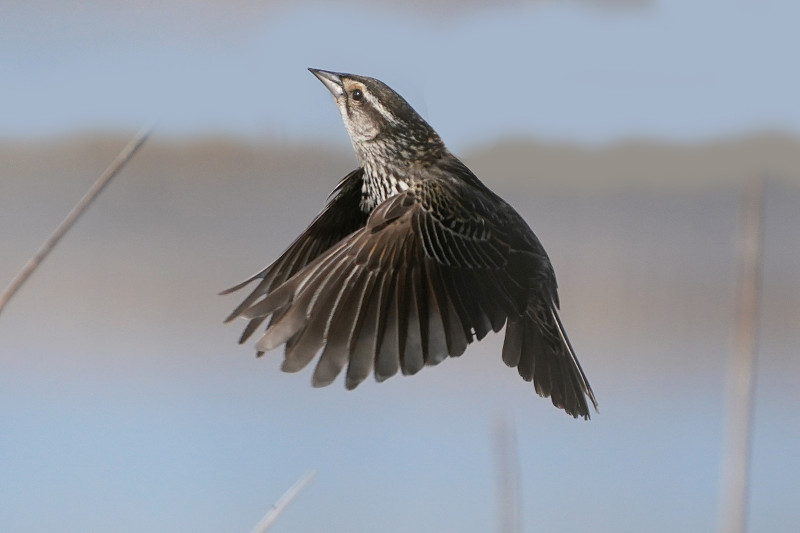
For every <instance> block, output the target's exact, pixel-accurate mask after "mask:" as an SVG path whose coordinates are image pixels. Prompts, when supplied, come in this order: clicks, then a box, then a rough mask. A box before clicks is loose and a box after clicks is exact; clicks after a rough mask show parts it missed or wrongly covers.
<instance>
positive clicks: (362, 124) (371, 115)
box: [308, 68, 443, 160]
mask: <svg viewBox="0 0 800 533" xmlns="http://www.w3.org/2000/svg"><path fill="white" fill-rule="evenodd" d="M308 70H310V71H311V73H312V74H314V76H316V77H317V78H319V80H320V81H321V82H322V83H323V84H324V85H325V87H327V88H328V90H329V91H330V92H331V94H332V95H333V97H334V99H335V100H336V105H337V106H338V108H339V113H340V114H341V115H342V121H344V125H345V128H346V129H347V133H348V134H349V135H350V140H351V141H352V143H353V147H354V148H355V150H356V153H357V154H358V156H359V158H360V159H362V160H363V159H364V157H365V155H366V154H369V153H372V152H374V150H375V148H376V147H374V146H370V145H374V144H379V145H381V147H382V149H384V150H385V149H386V148H387V147H388V148H389V149H391V150H393V151H394V152H396V154H395V155H399V154H405V155H407V156H413V155H414V154H416V153H423V152H428V153H429V152H430V150H431V148H438V147H442V148H443V144H442V141H441V139H440V138H439V136H438V135H437V134H436V132H435V131H434V130H433V128H431V127H430V126H429V125H428V123H427V122H425V120H423V118H422V117H420V116H419V114H417V112H416V111H414V108H412V107H411V106H410V105H409V103H408V102H406V101H405V100H404V99H403V97H402V96H400V95H399V94H397V93H396V92H394V91H393V90H392V89H391V88H389V86H387V85H386V84H385V83H383V82H382V81H380V80H376V79H375V78H368V77H366V76H357V75H355V74H342V73H338V72H329V71H326V70H318V69H313V68H310V69H308Z"/></svg>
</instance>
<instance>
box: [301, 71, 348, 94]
mask: <svg viewBox="0 0 800 533" xmlns="http://www.w3.org/2000/svg"><path fill="white" fill-rule="evenodd" d="M308 70H309V71H310V72H311V74H313V75H314V76H316V77H317V78H318V79H319V81H321V82H322V83H324V84H325V87H327V88H328V90H329V91H330V92H331V94H332V95H333V96H334V97H339V96H341V95H343V94H344V87H343V86H342V75H341V74H337V73H336V72H328V71H327V70H319V69H316V68H310V69H308Z"/></svg>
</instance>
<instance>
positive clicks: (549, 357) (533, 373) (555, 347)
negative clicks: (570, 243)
mask: <svg viewBox="0 0 800 533" xmlns="http://www.w3.org/2000/svg"><path fill="white" fill-rule="evenodd" d="M536 311H540V312H536ZM541 311H542V310H541V309H539V310H535V309H532V308H530V307H529V308H528V312H527V313H526V314H525V315H523V316H521V317H519V318H517V319H515V320H511V319H509V321H508V325H507V326H506V336H505V342H504V344H503V361H505V363H506V364H507V365H508V366H511V367H517V370H518V371H519V374H520V376H522V378H523V379H524V380H525V381H533V386H534V389H535V390H536V392H537V393H538V394H539V395H541V396H544V397H549V398H550V399H551V401H552V402H553V405H555V406H556V407H558V408H560V409H564V411H566V412H567V413H568V414H570V415H572V416H573V417H575V418H578V417H583V418H585V419H589V418H590V416H591V415H590V411H589V403H588V401H587V398H588V400H590V401H591V403H592V405H593V406H594V409H595V410H597V401H596V400H595V397H594V392H593V391H592V387H591V386H590V385H589V382H588V381H587V379H586V375H585V374H584V373H583V369H582V368H581V365H580V363H579V362H578V358H577V357H576V356H575V350H573V348H572V345H571V343H570V342H569V339H568V338H567V334H566V332H565V331H564V326H563V324H562V323H561V319H560V318H559V317H558V313H557V312H556V309H555V306H554V305H553V306H551V307H550V309H548V310H547V312H541Z"/></svg>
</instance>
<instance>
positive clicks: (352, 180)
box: [220, 167, 367, 343]
mask: <svg viewBox="0 0 800 533" xmlns="http://www.w3.org/2000/svg"><path fill="white" fill-rule="evenodd" d="M363 175H364V169H362V168H360V167H359V168H357V169H356V170H353V171H352V172H350V173H349V174H348V175H347V176H345V177H344V178H343V179H342V180H341V181H340V182H339V184H338V185H337V186H336V187H335V188H334V190H333V192H331V194H330V196H329V197H328V198H329V199H328V203H327V204H326V205H325V208H324V209H323V210H322V211H321V212H320V213H319V214H318V215H317V217H316V218H315V219H314V220H313V221H312V222H311V224H310V225H309V226H308V228H306V230H305V231H304V232H303V233H302V234H301V235H300V236H299V237H297V239H295V241H294V242H293V243H292V244H291V245H290V246H289V248H288V249H287V250H286V251H285V252H284V253H283V254H282V255H281V256H280V257H279V258H278V259H277V260H276V261H275V262H274V263H272V264H271V265H269V266H268V267H266V268H265V269H264V270H262V271H261V272H259V273H258V274H256V275H254V276H252V277H250V278H248V279H246V280H245V281H243V282H241V283H239V284H238V285H236V286H234V287H231V288H230V289H227V290H225V291H223V292H221V293H220V294H229V293H231V292H234V291H237V290H239V289H241V288H243V287H245V286H246V285H248V284H249V283H251V282H252V281H254V280H257V279H260V280H261V281H260V282H259V283H258V285H257V286H256V287H255V289H253V291H252V292H251V293H250V294H249V295H248V296H247V298H245V299H244V300H243V301H242V303H240V304H239V305H238V306H237V307H236V309H234V310H233V312H232V313H231V314H230V316H228V318H227V319H226V322H228V321H231V320H233V319H234V318H236V317H238V316H240V315H241V313H242V311H244V310H245V309H247V308H249V307H251V306H252V305H253V304H254V303H255V302H257V301H258V300H259V299H260V298H262V297H263V296H265V295H267V294H269V293H270V291H272V290H273V289H274V288H276V287H278V286H279V285H281V284H282V283H283V282H285V281H286V280H287V279H289V278H291V277H292V276H293V275H294V274H295V273H297V272H298V271H299V270H301V269H302V268H303V267H305V266H306V265H307V264H309V263H310V262H312V261H313V260H314V259H316V258H317V257H318V256H319V255H320V254H322V253H323V252H325V251H326V250H328V249H329V248H330V247H331V246H333V245H334V244H336V243H337V242H339V241H340V240H342V239H343V238H345V237H346V236H347V235H349V234H351V233H352V232H354V231H356V230H357V229H359V228H362V227H363V226H364V224H366V222H367V214H366V213H364V212H363V211H362V210H361V208H360V205H359V204H360V202H361V185H362V178H363ZM265 318H266V317H257V318H255V319H253V320H251V321H250V323H249V324H248V325H247V327H246V328H245V330H244V332H243V333H242V336H241V338H240V340H239V342H240V343H243V342H244V341H246V340H247V339H248V338H249V337H250V335H252V334H253V331H255V329H256V328H258V326H259V325H261V323H263V322H264V319H265Z"/></svg>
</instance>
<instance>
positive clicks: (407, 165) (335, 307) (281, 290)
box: [225, 70, 597, 418]
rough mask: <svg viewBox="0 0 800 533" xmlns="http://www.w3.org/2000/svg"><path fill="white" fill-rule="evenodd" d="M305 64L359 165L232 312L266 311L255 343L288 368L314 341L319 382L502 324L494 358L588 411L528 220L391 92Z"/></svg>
mask: <svg viewBox="0 0 800 533" xmlns="http://www.w3.org/2000/svg"><path fill="white" fill-rule="evenodd" d="M312 72H313V73H314V74H315V75H316V76H317V77H318V78H319V79H320V80H321V81H322V82H323V83H325V85H326V86H327V87H328V89H329V90H330V91H331V93H333V95H334V97H335V99H336V102H337V104H338V106H339V109H340V112H341V114H342V118H343V120H344V122H345V126H346V127H347V131H348V133H349V134H350V138H351V140H352V142H353V146H354V148H355V151H356V155H357V157H358V159H359V163H360V165H359V168H357V169H356V170H354V171H353V172H351V173H350V174H348V175H347V176H346V177H345V178H344V179H343V180H342V181H341V182H340V183H339V185H338V186H337V187H336V189H335V190H334V192H333V193H332V194H331V197H330V199H329V202H328V204H327V205H326V207H325V208H324V209H323V211H322V212H321V213H320V214H319V215H318V216H317V218H316V219H315V220H314V221H313V222H312V223H311V225H310V226H309V227H308V229H306V231H305V232H303V234H301V235H300V237H298V238H297V240H295V242H294V243H292V245H291V246H290V247H289V249H288V250H286V252H284V253H283V255H281V257H280V258H278V260H277V261H275V262H274V263H273V264H272V265H270V266H269V267H267V268H266V269H264V270H263V271H261V272H260V273H259V274H257V275H256V276H253V277H252V278H250V279H248V280H246V281H245V282H243V283H241V284H239V285H237V286H236V287H233V288H232V289H229V290H228V291H225V293H228V292H232V291H234V290H237V289H240V288H242V287H244V286H245V285H247V284H248V283H250V282H252V281H256V280H260V281H259V283H258V285H257V286H256V288H255V289H254V290H253V291H252V292H251V293H250V295H249V296H248V297H247V298H245V300H244V301H243V302H242V303H241V304H240V305H239V306H238V307H237V308H236V309H235V310H234V311H233V313H231V315H230V316H229V317H228V320H232V319H234V318H236V317H242V318H245V319H247V320H249V323H248V325H247V327H246V328H245V330H244V332H243V334H242V337H241V339H240V342H244V341H245V340H247V339H248V338H249V337H250V336H251V335H252V334H253V332H254V331H255V330H256V329H258V327H259V326H260V325H261V324H263V323H264V322H265V321H266V320H267V319H269V325H268V327H267V328H266V331H265V332H264V334H263V335H262V336H261V338H260V339H259V340H258V342H257V343H256V348H257V350H258V355H261V354H262V353H263V352H265V351H268V350H271V349H273V348H276V347H278V346H280V345H283V344H285V345H286V352H285V359H284V362H283V366H282V368H283V370H285V371H287V372H296V371H298V370H300V369H302V368H304V367H305V366H306V365H308V364H309V363H310V362H311V361H312V360H313V359H314V357H315V356H316V355H317V354H320V355H319V360H318V362H317V365H316V369H315V371H314V375H313V384H314V386H325V385H328V384H330V383H331V382H332V381H333V380H334V379H335V378H336V376H337V375H338V374H339V373H341V371H342V370H343V369H344V368H345V366H346V367H347V370H346V378H345V385H346V386H347V388H348V389H352V388H354V387H356V386H357V385H358V384H359V383H360V382H362V381H363V380H364V379H366V377H367V376H368V375H369V374H370V373H371V372H374V374H375V377H376V379H377V380H378V381H383V380H384V379H387V378H389V377H391V376H392V375H394V374H396V373H397V372H398V371H400V372H402V373H404V374H414V373H416V372H418V371H419V370H420V369H422V367H423V366H425V365H435V364H438V363H439V362H441V361H442V360H444V359H445V358H447V357H448V356H451V357H455V356H459V355H461V354H462V353H464V351H465V350H466V348H467V345H468V344H469V343H471V342H472V341H473V340H475V339H478V340H480V339H482V338H483V337H484V336H485V335H486V334H487V333H488V332H489V331H495V332H497V331H500V330H501V329H502V328H503V326H504V325H506V334H505V343H504V345H503V354H502V356H503V361H504V362H505V363H506V364H507V365H509V366H512V367H516V368H517V370H518V371H519V374H520V375H521V376H522V378H523V379H525V380H526V381H533V383H534V388H535V390H536V392H537V393H539V394H540V395H542V396H549V397H550V398H551V400H552V402H553V404H554V405H555V406H557V407H560V408H562V409H564V410H565V411H566V412H567V413H569V414H570V415H572V416H574V417H578V416H582V417H584V418H589V414H590V413H589V405H588V402H587V399H588V400H589V401H591V402H592V404H594V406H595V408H596V406H597V404H596V402H595V399H594V394H593V392H592V389H591V387H590V386H589V383H588V382H587V380H586V377H585V375H584V373H583V370H582V369H581V366H580V364H579V363H578V360H577V358H576V357H575V352H574V350H573V349H572V346H571V345H570V343H569V340H568V339H567V336H566V333H565V331H564V328H563V326H562V324H561V321H560V319H559V316H558V313H557V309H558V305H559V303H558V295H557V291H556V280H555V274H554V272H553V268H552V266H551V264H550V260H549V259H548V257H547V254H546V253H545V251H544V248H543V247H542V245H541V243H540V242H539V240H538V239H537V238H536V236H535V235H534V234H533V232H532V231H531V230H530V228H529V227H528V225H527V224H526V223H525V221H524V220H523V219H522V217H520V216H519V214H517V212H516V211H515V210H514V209H513V208H511V207H510V206H509V205H508V204H507V203H506V202H504V201H503V200H502V199H501V198H500V197H499V196H497V195H495V194H494V193H493V192H491V191H490V190H489V189H488V188H487V187H486V186H485V185H483V184H482V183H481V182H480V181H479V180H478V178H477V177H475V175H474V174H473V173H472V172H471V171H470V170H469V169H468V168H467V167H466V166H465V165H464V164H463V163H462V162H461V161H459V160H458V159H457V158H456V157H455V156H453V155H452V154H451V153H450V152H449V151H448V150H447V148H446V147H445V146H444V144H443V143H442V142H441V140H440V139H439V136H438V135H437V134H436V132H435V131H433V129H432V128H431V127H430V126H429V125H428V124H427V123H426V122H425V121H424V120H423V119H422V118H421V117H419V115H417V113H416V112H415V111H414V110H413V109H412V108H411V106H409V105H408V103H407V102H406V101H405V100H403V99H402V98H401V97H400V96H399V95H397V93H395V92H394V91H392V90H391V89H389V87H387V86H386V85H385V84H383V83H382V82H380V81H378V80H375V79H372V78H366V77H362V76H355V75H350V74H337V73H332V72H325V71H319V70H312Z"/></svg>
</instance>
